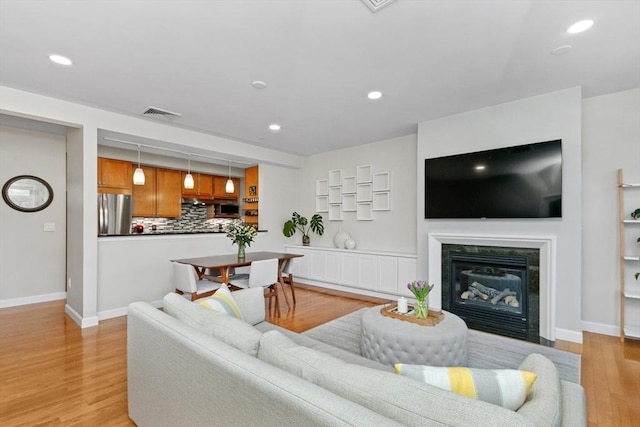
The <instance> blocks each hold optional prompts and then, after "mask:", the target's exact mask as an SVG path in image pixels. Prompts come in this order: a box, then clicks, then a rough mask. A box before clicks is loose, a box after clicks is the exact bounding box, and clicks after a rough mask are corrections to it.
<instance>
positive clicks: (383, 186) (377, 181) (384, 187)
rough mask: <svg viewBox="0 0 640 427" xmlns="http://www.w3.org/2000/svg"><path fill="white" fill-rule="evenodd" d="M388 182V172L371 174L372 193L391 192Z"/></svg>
mask: <svg viewBox="0 0 640 427" xmlns="http://www.w3.org/2000/svg"><path fill="white" fill-rule="evenodd" d="M390 184H391V183H390V180H389V172H379V173H374V174H373V191H374V192H376V191H389V190H391V188H390V187H391V185H390Z"/></svg>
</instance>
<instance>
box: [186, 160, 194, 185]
mask: <svg viewBox="0 0 640 427" xmlns="http://www.w3.org/2000/svg"><path fill="white" fill-rule="evenodd" d="M187 164H188V166H187V175H186V176H185V177H184V188H185V189H187V190H191V189H193V187H194V182H193V175H191V154H189V160H188V163H187Z"/></svg>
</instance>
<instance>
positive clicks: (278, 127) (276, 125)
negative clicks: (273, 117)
mask: <svg viewBox="0 0 640 427" xmlns="http://www.w3.org/2000/svg"><path fill="white" fill-rule="evenodd" d="M269 129H271V130H280V125H279V124H277V123H273V124H271V125H269Z"/></svg>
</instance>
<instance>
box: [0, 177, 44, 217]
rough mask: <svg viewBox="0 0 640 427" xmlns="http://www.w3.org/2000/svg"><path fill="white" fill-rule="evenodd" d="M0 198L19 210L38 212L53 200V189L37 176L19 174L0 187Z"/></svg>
mask: <svg viewBox="0 0 640 427" xmlns="http://www.w3.org/2000/svg"><path fill="white" fill-rule="evenodd" d="M2 198H3V199H4V201H5V202H6V203H7V205H9V206H10V207H12V208H13V209H15V210H17V211H20V212H38V211H41V210H43V209H45V208H46V207H47V206H49V205H50V204H51V202H52V201H53V189H52V188H51V186H50V185H49V183H48V182H47V181H45V180H44V179H42V178H38V177H37V176H32V175H19V176H15V177H13V178H11V179H10V180H8V181H7V182H6V183H5V184H4V186H3V187H2Z"/></svg>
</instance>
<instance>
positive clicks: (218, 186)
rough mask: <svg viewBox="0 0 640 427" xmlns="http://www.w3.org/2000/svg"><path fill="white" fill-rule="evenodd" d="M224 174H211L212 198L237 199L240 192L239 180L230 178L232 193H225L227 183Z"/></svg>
mask: <svg viewBox="0 0 640 427" xmlns="http://www.w3.org/2000/svg"><path fill="white" fill-rule="evenodd" d="M228 179H229V178H228V177H226V176H215V175H214V176H213V198H214V199H237V198H238V197H239V194H240V180H239V179H238V178H231V180H232V181H233V193H227V192H226V191H225V187H226V185H227V180H228Z"/></svg>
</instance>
